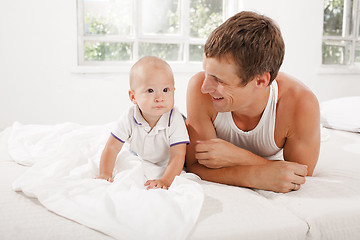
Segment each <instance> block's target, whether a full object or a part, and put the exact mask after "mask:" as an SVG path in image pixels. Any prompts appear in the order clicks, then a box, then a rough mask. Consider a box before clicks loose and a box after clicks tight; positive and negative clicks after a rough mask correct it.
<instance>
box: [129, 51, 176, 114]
mask: <svg viewBox="0 0 360 240" xmlns="http://www.w3.org/2000/svg"><path fill="white" fill-rule="evenodd" d="M174 91H175V87H174V76H173V73H172V70H171V67H170V66H169V64H168V63H166V62H165V61H163V60H161V59H160V58H157V57H151V56H149V57H143V58H141V59H140V60H139V61H137V62H136V63H135V64H134V66H133V67H132V68H131V70H130V90H129V97H130V100H131V101H132V102H133V103H134V104H137V105H138V106H139V108H140V110H141V112H142V114H143V116H144V118H145V119H146V117H156V116H161V115H162V114H164V113H166V112H168V111H170V110H171V109H172V108H173V106H174Z"/></svg>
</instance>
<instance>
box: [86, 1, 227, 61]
mask: <svg viewBox="0 0 360 240" xmlns="http://www.w3.org/2000/svg"><path fill="white" fill-rule="evenodd" d="M120 2H121V1H120ZM177 3H178V2H177V1H172V3H171V6H170V7H169V9H168V10H167V13H166V15H165V16H166V18H165V19H166V21H168V23H164V24H162V25H163V26H165V27H164V28H165V30H164V31H159V32H156V33H154V34H155V35H156V34H162V33H165V34H176V33H178V32H179V31H178V29H179V28H180V19H179V16H180V14H179V13H178V8H179V6H177V5H178V4H177ZM104 9H106V11H105V10H104V11H105V12H102V13H101V15H99V14H93V13H90V14H88V13H87V14H86V15H85V17H84V33H85V36H116V35H120V36H127V37H129V39H131V37H132V34H131V32H132V31H131V25H130V24H129V23H128V24H126V22H124V21H126V20H127V21H129V20H128V19H127V18H125V20H124V18H123V19H121V17H120V20H119V19H118V16H117V15H116V11H114V9H112V8H104ZM189 17H190V19H189V21H190V29H189V31H190V37H192V38H199V39H204V41H205V39H206V38H207V36H208V35H209V34H210V33H211V31H212V30H214V29H215V28H216V27H217V26H219V25H220V24H221V23H222V21H223V1H219V0H191V1H190V16H189ZM114 19H115V20H114ZM121 21H122V22H121ZM129 22H130V21H129ZM124 26H125V27H124ZM183 50H184V46H183V44H163V43H149V42H146V43H145V42H140V43H139V49H138V51H139V52H138V55H139V57H142V56H145V55H156V56H159V57H161V58H164V59H166V60H169V61H183V60H184V59H183V56H184V52H183ZM202 55H203V45H202V44H190V45H189V61H201V60H202ZM84 60H85V61H129V60H134V59H133V44H132V43H129V42H105V41H104V42H102V41H85V42H84Z"/></svg>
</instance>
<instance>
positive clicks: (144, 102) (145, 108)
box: [98, 57, 190, 189]
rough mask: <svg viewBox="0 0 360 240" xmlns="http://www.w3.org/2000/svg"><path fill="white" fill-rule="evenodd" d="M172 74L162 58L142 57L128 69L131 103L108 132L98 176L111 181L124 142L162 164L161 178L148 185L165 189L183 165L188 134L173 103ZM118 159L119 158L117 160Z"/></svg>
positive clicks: (135, 150)
mask: <svg viewBox="0 0 360 240" xmlns="http://www.w3.org/2000/svg"><path fill="white" fill-rule="evenodd" d="M174 91H175V87H174V76H173V73H172V70H171V68H170V66H169V64H167V63H166V62H165V61H163V60H161V59H160V58H157V57H144V58H141V59H140V60H139V61H137V62H136V63H135V64H134V66H133V67H132V68H131V70H130V90H129V97H130V100H131V101H132V102H133V103H134V106H132V107H130V108H129V111H128V112H127V113H126V114H124V115H123V117H122V118H121V119H120V121H119V122H118V125H117V128H116V129H115V130H114V131H112V132H111V135H110V136H109V139H108V141H107V143H106V146H105V148H104V150H103V152H102V155H101V160H100V175H99V177H98V178H101V179H105V180H107V181H109V182H112V181H113V169H114V165H115V161H116V158H117V155H118V153H119V152H120V150H121V148H122V147H123V145H124V143H125V142H128V143H129V144H130V151H131V152H134V153H136V154H137V155H138V156H140V157H141V159H143V160H144V161H148V162H150V163H153V164H156V165H157V166H160V167H164V168H165V171H164V173H163V175H162V177H161V178H160V179H153V180H148V181H147V182H146V183H145V186H147V189H152V188H163V189H168V188H169V187H170V185H171V183H172V182H173V180H174V178H175V176H177V175H179V174H180V173H181V171H182V169H183V165H184V161H185V153H186V144H189V143H190V142H189V136H188V133H187V130H186V126H185V122H184V119H183V117H182V115H181V113H180V112H179V111H178V110H177V109H176V108H173V107H174ZM120 161H121V160H120Z"/></svg>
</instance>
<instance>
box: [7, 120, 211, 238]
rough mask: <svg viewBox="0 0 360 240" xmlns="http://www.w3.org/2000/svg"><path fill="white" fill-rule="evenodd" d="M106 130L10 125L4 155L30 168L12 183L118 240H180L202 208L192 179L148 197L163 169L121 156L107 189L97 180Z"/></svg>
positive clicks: (127, 154) (177, 180)
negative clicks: (152, 180)
mask: <svg viewBox="0 0 360 240" xmlns="http://www.w3.org/2000/svg"><path fill="white" fill-rule="evenodd" d="M111 128H112V124H108V125H105V126H90V127H85V126H80V125H76V124H71V123H65V124H60V125H56V126H49V127H47V126H36V125H21V124H18V123H15V124H14V125H13V128H12V134H11V136H10V138H9V142H8V146H9V154H10V155H11V157H12V158H13V159H14V160H15V161H16V162H17V163H19V164H22V165H27V166H32V167H30V168H29V169H28V170H27V171H26V173H25V174H24V175H22V176H21V177H20V178H19V179H17V180H16V181H15V182H14V183H13V188H14V189H15V190H16V191H23V192H24V193H25V194H26V195H27V196H29V197H36V198H38V200H39V201H40V202H41V203H42V204H43V205H44V206H45V207H46V208H48V209H49V210H51V211H53V212H55V213H57V214H59V215H62V216H64V217H66V218H69V219H72V220H75V221H77V222H79V223H81V224H84V225H86V226H88V227H90V228H93V229H96V230H99V231H101V232H103V233H106V234H108V235H110V236H112V237H114V238H117V239H169V237H170V236H171V239H185V238H186V237H187V236H188V234H189V233H190V232H191V230H192V228H193V226H194V224H195V222H196V220H197V218H198V215H199V212H200V209H201V206H202V203H203V198H204V197H203V190H202V188H201V186H200V185H199V184H198V183H197V182H196V181H197V180H198V178H197V176H196V175H193V174H189V173H182V174H181V175H180V176H178V177H176V178H175V180H174V182H173V184H172V185H171V187H170V188H169V190H163V189H153V190H146V188H145V186H144V183H145V182H146V180H147V179H148V178H154V177H158V176H159V175H160V174H162V172H163V171H164V169H162V168H159V167H155V166H154V165H150V164H144V161H142V160H141V159H139V157H137V156H134V155H133V154H132V153H130V152H129V151H127V150H126V149H125V150H123V151H121V153H120V154H119V156H118V158H117V162H116V177H115V179H114V182H113V183H109V182H107V181H105V180H100V179H95V177H96V175H97V173H98V166H99V160H100V155H101V151H102V149H103V147H104V144H105V142H106V139H107V138H108V136H109V132H110V131H109V129H111Z"/></svg>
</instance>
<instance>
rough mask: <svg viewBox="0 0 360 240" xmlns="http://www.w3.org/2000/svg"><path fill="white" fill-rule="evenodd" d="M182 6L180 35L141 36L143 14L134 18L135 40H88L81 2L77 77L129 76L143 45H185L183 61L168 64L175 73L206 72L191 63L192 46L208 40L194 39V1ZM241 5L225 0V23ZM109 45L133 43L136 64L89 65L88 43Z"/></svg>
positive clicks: (80, 0)
mask: <svg viewBox="0 0 360 240" xmlns="http://www.w3.org/2000/svg"><path fill="white" fill-rule="evenodd" d="M180 1H181V2H182V5H181V12H180V14H181V17H180V18H181V20H180V21H181V26H182V28H181V31H180V33H179V35H167V34H162V35H157V36H153V35H145V34H141V32H140V30H141V29H140V28H141V25H140V24H138V23H139V22H141V20H142V19H141V14H136V12H135V13H134V14H132V19H133V23H134V29H133V36H132V37H124V36H106V35H105V36H99V35H97V36H85V34H84V15H83V14H84V0H77V67H76V69H75V70H74V72H76V73H99V72H100V73H101V72H105V73H109V72H115V73H116V72H127V71H128V70H129V69H130V67H131V66H132V65H133V64H134V62H135V61H136V60H137V59H138V49H139V48H138V45H139V42H150V43H170V44H171V43H174V44H180V46H181V44H183V54H184V56H183V61H168V62H169V64H170V65H171V66H172V68H173V71H174V72H193V71H199V70H201V68H202V62H195V61H190V60H189V46H190V45H192V44H204V43H205V41H206V39H199V38H192V37H191V36H190V34H189V32H190V24H189V21H187V19H189V14H190V11H189V10H190V0H180ZM140 3H141V1H140V0H133V1H132V8H133V9H137V10H139V11H140V9H141V5H140ZM238 9H239V4H238V1H236V0H223V21H225V19H227V18H229V17H231V16H232V15H234V14H235V13H237V12H238ZM89 40H90V41H106V42H129V43H132V45H133V60H130V61H85V59H84V42H85V41H89Z"/></svg>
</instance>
